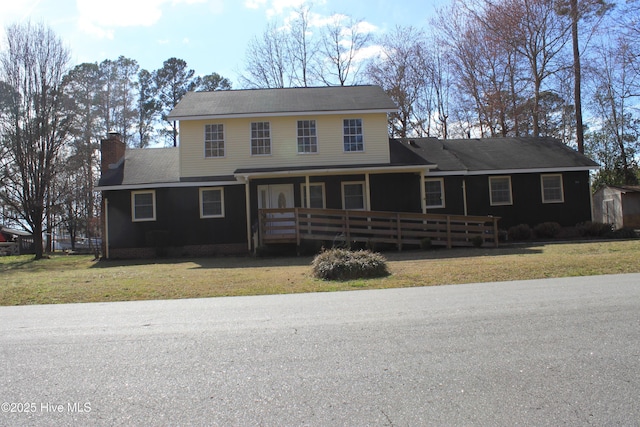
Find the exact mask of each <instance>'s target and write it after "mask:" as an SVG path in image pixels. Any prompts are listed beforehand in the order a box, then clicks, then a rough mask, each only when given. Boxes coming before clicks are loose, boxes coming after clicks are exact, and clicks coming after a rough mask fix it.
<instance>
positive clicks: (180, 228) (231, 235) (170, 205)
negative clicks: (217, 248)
mask: <svg viewBox="0 0 640 427" xmlns="http://www.w3.org/2000/svg"><path fill="white" fill-rule="evenodd" d="M105 196H106V197H107V198H108V200H109V245H110V247H112V248H138V247H148V246H149V245H148V244H147V233H149V232H155V231H161V232H163V233H166V235H167V236H168V240H169V243H168V246H185V245H206V244H226V243H243V242H246V241H247V237H246V234H247V233H246V215H245V214H244V212H245V196H244V186H242V185H234V186H227V187H224V205H225V217H224V218H206V219H201V218H200V204H199V189H198V188H197V187H195V188H194V187H186V188H159V189H156V221H143V222H133V221H132V220H131V191H128V190H122V191H107V192H105Z"/></svg>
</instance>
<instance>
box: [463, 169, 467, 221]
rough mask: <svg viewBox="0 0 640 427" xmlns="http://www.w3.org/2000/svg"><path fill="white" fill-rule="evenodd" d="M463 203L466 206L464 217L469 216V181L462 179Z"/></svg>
mask: <svg viewBox="0 0 640 427" xmlns="http://www.w3.org/2000/svg"><path fill="white" fill-rule="evenodd" d="M462 203H463V205H464V216H467V180H466V178H462Z"/></svg>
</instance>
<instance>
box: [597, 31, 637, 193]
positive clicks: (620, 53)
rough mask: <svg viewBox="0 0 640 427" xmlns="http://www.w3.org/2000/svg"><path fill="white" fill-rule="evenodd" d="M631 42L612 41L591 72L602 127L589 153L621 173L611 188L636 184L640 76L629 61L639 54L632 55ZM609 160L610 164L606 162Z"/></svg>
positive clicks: (619, 39)
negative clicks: (637, 107)
mask: <svg viewBox="0 0 640 427" xmlns="http://www.w3.org/2000/svg"><path fill="white" fill-rule="evenodd" d="M630 49H631V45H630V44H629V42H628V40H627V39H626V38H625V37H623V36H620V37H618V38H617V39H614V40H609V42H608V43H607V45H606V46H602V47H601V49H600V50H599V56H598V62H597V64H598V65H597V66H594V67H592V69H591V70H590V73H591V75H592V76H593V78H594V79H595V81H594V84H595V85H596V91H595V93H594V97H593V103H592V105H593V107H594V110H595V111H596V113H597V114H598V117H600V119H601V120H602V126H601V127H600V129H599V130H597V131H596V132H594V135H592V136H593V138H592V139H591V143H592V144H594V145H595V144H596V143H598V142H600V143H604V145H601V146H599V147H598V146H593V147H590V149H589V151H590V152H591V153H592V154H594V155H595V156H596V158H598V159H600V160H601V161H603V163H604V166H605V168H608V169H609V171H610V172H611V171H618V172H617V173H616V174H615V175H616V177H617V178H616V179H615V181H614V182H608V183H609V184H634V185H635V184H637V183H638V162H637V157H636V156H637V154H638V153H640V117H638V114H637V109H636V107H635V105H634V104H637V98H638V97H639V96H640V93H638V92H636V89H637V88H639V87H640V74H639V73H638V72H637V70H635V69H634V66H633V64H632V62H631V61H629V58H630V57H634V56H637V55H638V53H637V52H635V51H630ZM607 159H609V162H607Z"/></svg>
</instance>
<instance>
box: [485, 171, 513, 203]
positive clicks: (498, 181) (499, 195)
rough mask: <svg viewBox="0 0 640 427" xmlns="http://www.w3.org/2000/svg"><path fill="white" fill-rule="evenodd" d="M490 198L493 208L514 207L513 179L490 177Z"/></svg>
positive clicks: (508, 177)
mask: <svg viewBox="0 0 640 427" xmlns="http://www.w3.org/2000/svg"><path fill="white" fill-rule="evenodd" d="M489 197H490V199H491V206H500V205H512V204H513V201H512V198H511V177H510V176H490V177H489Z"/></svg>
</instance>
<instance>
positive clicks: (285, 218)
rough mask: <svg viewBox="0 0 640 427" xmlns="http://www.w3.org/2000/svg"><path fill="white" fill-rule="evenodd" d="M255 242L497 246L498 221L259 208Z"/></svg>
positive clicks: (490, 217)
mask: <svg viewBox="0 0 640 427" xmlns="http://www.w3.org/2000/svg"><path fill="white" fill-rule="evenodd" d="M258 218H259V221H258V224H259V226H258V245H272V244H282V243H288V244H292V243H295V244H296V245H298V246H299V245H300V243H301V242H302V241H303V240H319V241H327V242H331V244H332V245H337V244H339V245H346V246H350V245H351V243H352V242H365V243H387V244H389V243H390V244H395V245H396V246H397V248H398V250H402V248H403V246H404V245H420V244H421V243H422V242H423V240H424V239H429V240H430V243H431V245H440V246H446V247H447V248H452V247H454V246H473V244H474V240H477V239H478V236H479V237H480V238H481V239H482V245H488V246H494V247H498V220H499V219H500V218H498V217H493V216H465V215H438V214H421V213H409V212H381V211H362V210H342V209H307V208H285V209H259V210H258Z"/></svg>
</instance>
